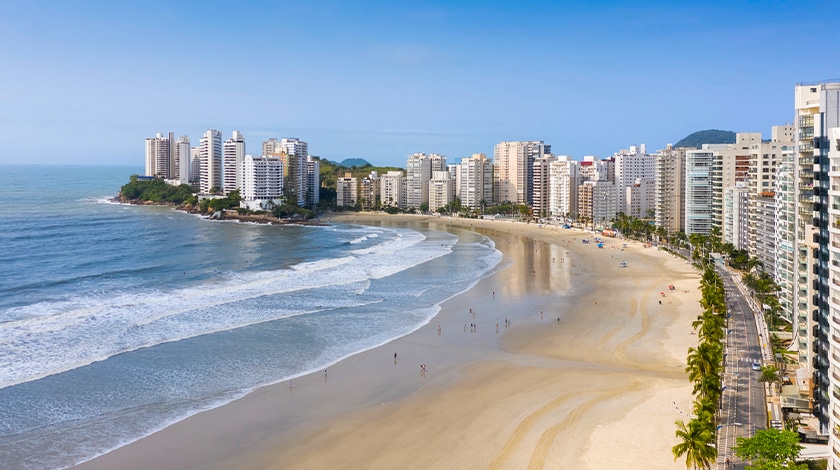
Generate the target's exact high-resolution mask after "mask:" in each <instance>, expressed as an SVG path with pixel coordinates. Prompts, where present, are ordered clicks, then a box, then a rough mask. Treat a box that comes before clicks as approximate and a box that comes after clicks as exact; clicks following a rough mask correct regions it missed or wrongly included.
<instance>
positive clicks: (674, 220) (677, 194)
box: [655, 144, 687, 233]
mask: <svg viewBox="0 0 840 470" xmlns="http://www.w3.org/2000/svg"><path fill="white" fill-rule="evenodd" d="M686 150H687V149H686V148H684V147H683V148H673V147H672V146H671V144H668V146H667V147H666V148H665V149H663V150H660V151H659V153H658V154H657V155H656V183H655V184H656V190H655V192H656V207H655V211H656V226H657V227H662V228H664V229H665V230H666V231H667V232H668V233H676V232H681V231H683V230H684V229H685V151H686Z"/></svg>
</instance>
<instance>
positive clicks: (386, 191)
mask: <svg viewBox="0 0 840 470" xmlns="http://www.w3.org/2000/svg"><path fill="white" fill-rule="evenodd" d="M379 189H380V191H381V195H380V205H381V206H382V207H383V208H385V207H396V208H399V209H405V207H406V206H405V201H404V199H403V198H404V195H405V184H404V182H403V172H402V171H389V172H388V173H385V174H384V175H382V176H381V178H380V181H379Z"/></svg>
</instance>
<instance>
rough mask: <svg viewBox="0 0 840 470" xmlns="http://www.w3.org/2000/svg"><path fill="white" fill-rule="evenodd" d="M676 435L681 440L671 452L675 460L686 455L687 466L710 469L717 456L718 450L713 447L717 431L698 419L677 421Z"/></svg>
mask: <svg viewBox="0 0 840 470" xmlns="http://www.w3.org/2000/svg"><path fill="white" fill-rule="evenodd" d="M675 423H676V425H677V431H676V435H677V437H678V438H679V439H680V442H679V443H678V444H677V445H675V446H674V447H673V448H672V449H671V452H673V453H674V461H676V460H677V459H678V458H680V457H682V456H683V455H685V467H686V468H694V469H699V468H703V469H709V468H711V465H712V463H713V462H714V461H715V459H716V458H717V450H716V449H715V448H714V447H712V445H713V444H714V442H715V433H714V432H713V431H710V430H709V429H708V426H707V425H706V424H705V423H704V422H702V421H698V420H696V419H693V420H691V421H689V422H688V425H686V424H685V423H684V422H683V421H676V422H675Z"/></svg>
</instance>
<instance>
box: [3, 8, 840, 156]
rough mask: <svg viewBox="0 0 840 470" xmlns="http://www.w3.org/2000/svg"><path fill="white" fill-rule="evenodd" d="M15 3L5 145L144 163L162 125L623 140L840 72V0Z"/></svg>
mask: <svg viewBox="0 0 840 470" xmlns="http://www.w3.org/2000/svg"><path fill="white" fill-rule="evenodd" d="M5 3H6V4H5V5H3V9H2V15H0V60H2V63H0V163H50V164H51V163H77V164H126V165H136V166H139V165H142V163H143V151H144V150H143V149H144V146H143V145H144V144H143V139H145V138H146V137H150V136H153V135H154V134H155V133H156V132H168V131H173V132H175V133H176V135H180V134H185V135H188V136H189V137H190V139H191V140H192V143H193V145H197V144H198V139H199V137H200V135H201V134H202V133H203V131H204V130H205V129H207V128H215V129H219V130H220V131H222V135H223V136H224V138H227V137H229V136H230V133H231V132H232V131H233V130H234V129H236V130H239V131H240V132H242V133H243V134H244V136H245V138H246V146H247V150H248V153H257V152H258V151H259V150H258V149H259V146H260V143H261V142H262V140H264V139H266V138H268V137H299V138H301V139H303V140H306V141H307V142H309V149H310V153H312V154H314V155H320V156H321V157H324V158H328V159H330V160H338V161H340V160H343V159H344V158H350V157H361V158H365V159H367V160H369V161H370V162H372V163H374V164H381V165H386V164H389V165H398V166H404V165H405V159H406V156H407V155H408V154H411V153H414V152H426V153H430V152H436V153H441V154H444V155H447V156H448V157H449V159H450V161H455V159H460V158H461V157H464V156H468V155H469V154H471V153H476V152H485V153H487V154H492V152H493V146H494V145H495V144H496V143H498V142H500V141H503V140H544V141H545V142H546V143H549V144H551V145H552V150H553V152H554V153H555V154H566V155H572V156H573V157H575V158H581V157H582V156H583V155H597V156H607V155H611V154H612V153H613V152H615V151H617V150H619V149H621V148H626V147H628V146H630V145H633V144H637V143H645V144H647V146H648V149H649V150H651V151H653V150H656V149H659V148H662V147H663V146H664V145H665V144H667V143H669V142H671V143H673V142H676V141H677V140H679V139H680V138H682V137H684V136H685V135H687V134H689V133H691V132H693V131H695V130H700V129H709V128H717V129H726V130H733V131H736V132H737V131H743V132H762V133H763V134H764V135H765V137H769V132H770V126H772V125H776V124H784V123H785V122H788V121H791V120H792V115H793V87H794V85H795V84H796V83H797V82H803V81H805V82H811V81H818V80H825V79H832V78H840V60H838V59H840V47H838V45H840V27H838V22H837V18H840V2H837V1H836V0H835V1H809V2H801V1H799V2H781V1H762V2H758V1H756V2H739V1H721V2H716V1H707V2H698V3H697V4H696V5H693V4H688V3H686V2H645V1H636V2H606V1H591V2H580V3H577V4H573V5H569V4H567V2H495V1H481V2H420V1H417V2H396V1H383V2H349V1H348V2H344V1H316V2H250V3H249V5H248V6H242V5H236V4H235V3H234V2H217V1H202V2H153V1H144V2H90V1H68V2H65V1H53V2H46V1H27V2H14V3H10V2H5ZM683 3H685V4H683Z"/></svg>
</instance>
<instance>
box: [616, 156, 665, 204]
mask: <svg viewBox="0 0 840 470" xmlns="http://www.w3.org/2000/svg"><path fill="white" fill-rule="evenodd" d="M612 160H613V161H614V168H615V170H614V171H615V186H616V191H617V193H618V212H622V213H624V214H625V215H628V216H632V217H637V218H641V217H645V214H644V213H638V214H636V213H631V212H632V210H631V209H632V208H631V207H630V206H631V204H632V201H630V200H628V198H627V196H628V195H630V194H635V195H636V196H637V197H642V198H644V200H640V201H636V204H635V205H636V208H639V207H645V208H648V207H649V208H651V209H652V208H653V207H654V205H655V203H656V201H655V196H656V193H655V191H654V181H655V179H656V156H655V155H648V153H647V152H646V150H645V144H641V145H639V146H636V145H633V146H631V147H630V148H629V149H622V150H620V151H619V152H617V153H616V154H615V155H613V157H612ZM637 183H638V184H639V185H638V186H636V184H637ZM631 186H636V187H637V188H642V189H637V190H631V191H630V192H628V191H627V188H629V187H631ZM648 187H650V191H647V190H646V189H647V188H648Z"/></svg>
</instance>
